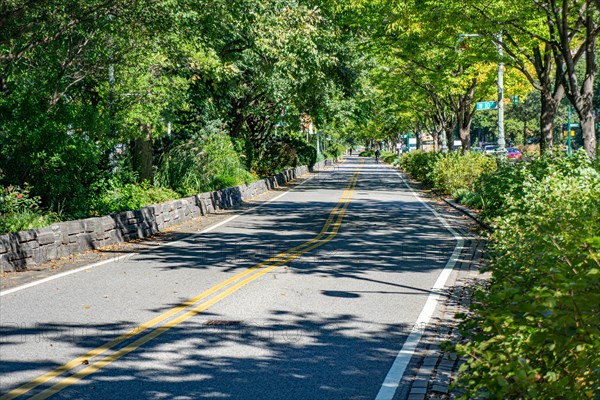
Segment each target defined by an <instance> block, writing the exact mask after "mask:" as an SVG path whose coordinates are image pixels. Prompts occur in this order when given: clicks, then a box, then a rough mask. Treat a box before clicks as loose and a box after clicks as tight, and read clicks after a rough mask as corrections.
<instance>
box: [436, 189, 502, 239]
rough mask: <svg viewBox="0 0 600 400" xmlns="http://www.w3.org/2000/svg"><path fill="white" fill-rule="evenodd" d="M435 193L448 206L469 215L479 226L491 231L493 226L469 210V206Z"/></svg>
mask: <svg viewBox="0 0 600 400" xmlns="http://www.w3.org/2000/svg"><path fill="white" fill-rule="evenodd" d="M436 194H437V193H436ZM437 195H438V196H439V198H440V199H442V201H444V203H446V204H448V205H449V206H450V207H452V208H454V209H456V210H458V211H460V212H462V213H463V214H465V215H466V216H467V217H469V218H471V219H472V220H473V221H475V222H477V223H478V224H479V225H480V226H481V227H483V228H485V229H487V230H488V231H492V230H493V228H492V227H491V226H490V225H489V224H487V223H485V222H484V221H483V220H482V219H481V218H479V215H477V214H476V213H475V212H473V210H471V209H470V208H467V207H465V206H463V205H460V204H458V203H456V202H455V201H454V200H452V199H448V198H445V197H442V196H440V195H439V194H437Z"/></svg>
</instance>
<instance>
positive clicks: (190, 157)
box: [155, 129, 254, 196]
mask: <svg viewBox="0 0 600 400" xmlns="http://www.w3.org/2000/svg"><path fill="white" fill-rule="evenodd" d="M253 180H254V177H253V176H252V175H251V174H250V173H249V172H248V171H247V170H246V169H245V168H244V167H243V165H242V163H241V161H240V158H239V156H238V154H237V153H236V152H235V149H234V147H233V144H232V143H231V140H230V139H229V136H228V135H226V134H225V133H224V132H220V131H218V130H215V129H210V130H208V131H205V132H201V133H200V134H199V135H197V136H195V137H193V138H192V139H191V140H189V141H187V142H185V143H181V144H179V145H176V146H174V147H172V148H171V149H170V150H168V151H167V152H166V153H165V154H164V156H163V157H162V160H161V162H160V163H159V165H158V170H157V172H156V177H155V181H156V184H157V186H161V187H163V188H170V189H172V190H174V191H176V192H177V193H179V194H180V195H181V196H191V195H193V194H197V193H202V192H208V191H212V190H218V189H223V188H226V187H230V186H236V185H240V184H242V183H249V182H251V181H253Z"/></svg>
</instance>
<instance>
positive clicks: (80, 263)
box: [0, 167, 332, 295]
mask: <svg viewBox="0 0 600 400" xmlns="http://www.w3.org/2000/svg"><path fill="white" fill-rule="evenodd" d="M331 168H332V167H326V168H324V169H322V170H320V171H315V172H310V173H308V174H306V175H304V176H302V177H300V178H297V179H295V180H293V181H290V182H288V183H287V184H285V185H283V186H280V187H277V188H275V189H272V190H269V191H268V192H265V193H262V194H260V195H258V196H256V197H254V198H252V199H249V200H246V201H244V202H243V203H242V204H240V205H238V206H234V207H232V208H228V209H225V210H219V211H216V212H215V213H211V214H208V215H205V216H201V217H198V218H194V219H191V220H188V221H186V222H184V223H182V224H180V225H176V226H173V227H171V228H169V229H167V230H165V231H163V232H161V233H159V234H157V235H154V236H151V237H148V238H144V239H138V240H134V241H130V242H125V243H120V244H118V245H114V246H109V247H104V248H101V249H97V250H90V251H87V252H84V253H78V254H73V255H71V256H68V257H63V258H61V259H58V260H53V261H48V262H45V263H41V264H38V265H37V266H34V267H30V268H28V269H27V270H25V271H19V272H7V273H3V274H0V295H4V294H6V293H8V291H9V290H14V289H15V288H19V287H22V286H25V285H31V284H35V283H36V282H39V281H41V280H44V279H53V278H54V277H58V275H59V274H65V273H74V272H77V271H78V270H81V269H85V268H89V267H93V266H95V265H98V266H100V265H101V264H103V263H109V262H111V261H116V260H120V259H122V258H125V257H129V256H133V255H135V254H138V253H143V252H146V251H152V250H153V249H155V248H156V247H159V246H162V245H164V244H168V243H173V242H176V241H179V240H183V239H185V238H186V237H189V236H191V235H196V234H199V233H201V232H202V231H204V230H206V229H207V228H210V227H212V226H215V225H217V224H221V223H224V222H225V221H226V220H227V219H229V218H231V217H233V216H235V215H239V214H241V213H243V212H245V211H247V210H249V209H252V208H255V207H260V206H262V205H264V204H267V203H268V202H270V201H272V200H273V199H275V198H277V197H278V196H281V195H282V194H284V193H287V192H289V191H293V190H294V188H296V187H298V186H300V185H302V184H304V182H306V181H308V180H310V179H312V178H314V177H315V176H317V174H319V173H324V172H326V171H327V170H329V169H331Z"/></svg>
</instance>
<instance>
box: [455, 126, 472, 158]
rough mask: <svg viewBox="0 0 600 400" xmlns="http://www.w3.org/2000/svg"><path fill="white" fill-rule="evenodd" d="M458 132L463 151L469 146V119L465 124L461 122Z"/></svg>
mask: <svg viewBox="0 0 600 400" xmlns="http://www.w3.org/2000/svg"><path fill="white" fill-rule="evenodd" d="M458 134H459V136H460V144H461V147H462V152H463V153H464V152H465V151H467V150H469V149H470V148H471V120H469V121H468V122H467V125H466V126H464V125H462V124H461V126H460V127H459V129H458Z"/></svg>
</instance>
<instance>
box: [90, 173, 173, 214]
mask: <svg viewBox="0 0 600 400" xmlns="http://www.w3.org/2000/svg"><path fill="white" fill-rule="evenodd" d="M179 197H181V196H179V195H178V194H177V193H176V192H174V191H173V190H170V189H167V188H161V187H156V186H152V185H150V184H149V183H148V181H144V182H142V183H141V184H136V183H122V182H121V181H119V180H118V179H114V180H112V181H111V182H110V185H109V188H108V190H107V191H106V192H104V193H103V194H102V196H101V197H100V198H99V200H98V201H97V203H96V204H94V205H93V209H94V210H95V212H96V214H97V215H107V214H110V213H117V212H120V211H130V210H137V209H140V208H142V207H145V206H147V205H150V204H156V203H162V202H165V201H167V200H175V199H177V198H179Z"/></svg>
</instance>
